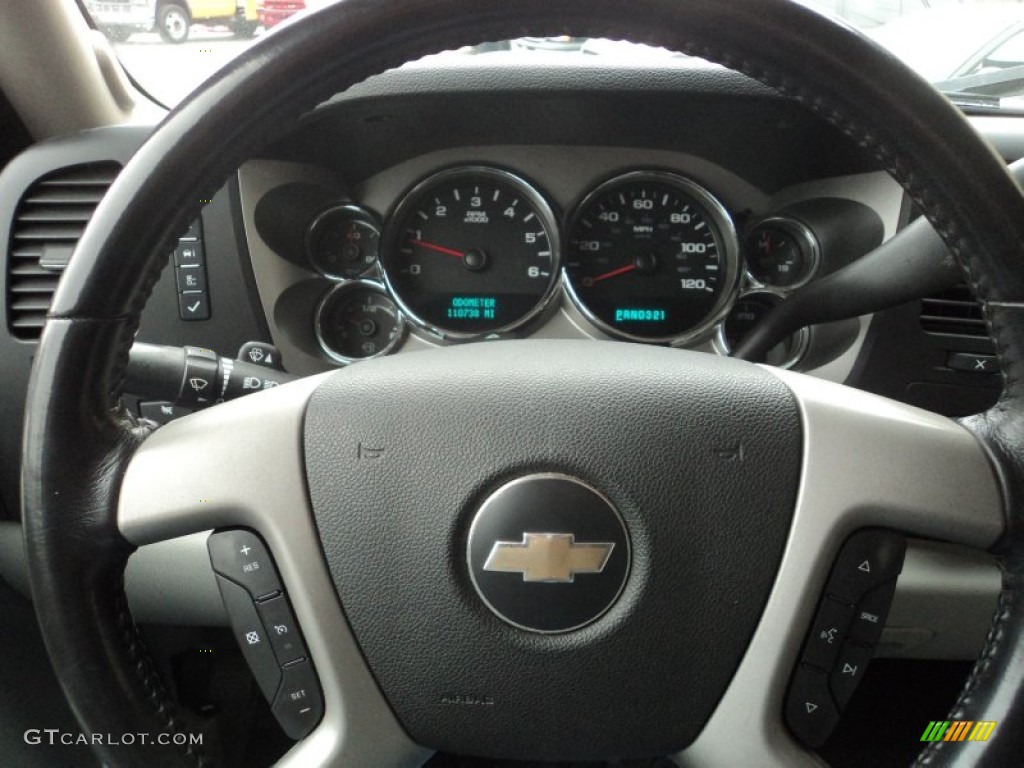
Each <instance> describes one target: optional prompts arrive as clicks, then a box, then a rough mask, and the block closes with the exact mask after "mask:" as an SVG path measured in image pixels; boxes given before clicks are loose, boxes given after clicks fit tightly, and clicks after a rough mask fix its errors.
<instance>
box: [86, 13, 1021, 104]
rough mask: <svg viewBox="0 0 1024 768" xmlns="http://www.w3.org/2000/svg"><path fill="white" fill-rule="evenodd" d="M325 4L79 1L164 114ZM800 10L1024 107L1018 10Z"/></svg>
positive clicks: (602, 47)
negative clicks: (824, 15) (280, 28)
mask: <svg viewBox="0 0 1024 768" xmlns="http://www.w3.org/2000/svg"><path fill="white" fill-rule="evenodd" d="M69 1H70V0H69ZM335 1H336V0H84V6H85V8H86V10H87V12H88V13H89V14H91V16H92V18H93V22H94V23H95V25H96V26H97V27H98V28H99V29H100V30H101V31H102V32H103V33H104V34H105V35H106V36H107V37H108V39H109V40H110V41H111V43H112V44H113V46H114V49H115V51H116V52H117V55H118V57H119V58H120V60H121V62H122V64H123V65H124V67H125V69H127V71H128V72H129V73H130V74H131V75H132V76H133V77H134V78H135V80H136V81H137V82H138V83H139V84H140V85H141V86H142V87H143V88H144V89H145V90H146V91H148V92H149V93H150V94H151V95H152V96H153V97H154V98H155V99H157V100H158V101H160V102H161V103H163V104H165V105H167V106H174V105H175V104H177V103H178V102H179V101H180V100H181V99H182V98H184V96H185V95H186V94H188V93H189V92H190V91H192V90H193V89H194V88H196V87H197V86H198V85H199V84H200V83H202V82H203V81H204V80H205V79H206V78H207V77H209V76H210V75H211V74H213V72H215V71H216V70H217V69H219V68H220V67H222V66H223V65H224V64H226V63H227V62H228V61H230V60H231V59H232V58H234V57H235V56H237V55H238V54H239V53H241V52H242V51H244V50H245V49H246V48H247V47H248V46H249V45H252V43H253V41H254V40H256V39H258V38H259V37H260V36H262V35H265V34H268V33H270V32H271V31H272V30H273V29H274V27H276V26H277V25H279V24H281V23H285V22H287V21H288V20H289V19H291V18H293V17H295V16H298V15H299V14H305V13H310V12H313V11H316V10H318V9H320V8H322V7H324V6H326V5H329V4H330V3H332V2H335ZM804 2H805V4H807V5H810V6H812V7H815V8H818V9H821V10H823V11H826V12H829V13H832V14H834V15H836V16H838V17H840V18H842V19H844V20H845V21H846V22H847V23H849V24H851V25H853V26H855V27H857V28H859V29H861V30H862V31H863V32H864V34H866V35H867V36H868V37H871V38H872V39H873V40H875V41H876V42H877V43H879V44H880V45H882V46H883V47H885V48H887V49H888V50H890V51H891V52H892V53H894V54H895V55H896V56H898V57H899V58H900V59H902V60H903V61H904V62H906V63H907V64H908V65H909V66H910V67H911V68H912V69H914V70H915V71H917V72H918V73H919V74H920V75H922V76H923V77H924V78H925V79H927V80H928V81H929V82H931V83H934V84H936V86H937V87H938V88H939V89H940V90H941V91H943V92H944V93H947V94H948V95H949V96H950V98H952V99H953V100H954V101H955V102H957V103H958V104H961V105H962V106H965V107H970V108H975V109H1001V108H1002V109H1005V108H1008V107H1009V108H1015V109H1017V108H1020V107H1021V106H1022V104H1024V102H1022V101H1021V97H1022V96H1024V2H993V1H992V0H804ZM453 53H455V54H458V55H467V56H468V55H484V54H492V53H501V54H503V55H505V56H509V55H514V56H524V57H525V56H537V55H538V54H547V55H559V56H605V57H610V56H617V57H628V58H629V59H632V60H650V59H652V58H658V57H676V58H680V55H679V54H673V53H671V52H669V51H665V50H663V49H656V48H650V47H648V46H640V45H632V44H629V43H622V42H617V41H609V40H596V39H586V38H572V37H558V38H520V39H518V40H512V41H503V42H495V43H485V44H482V45H477V46H472V47H467V48H463V49H460V50H459V51H458V52H453ZM682 58H685V57H682Z"/></svg>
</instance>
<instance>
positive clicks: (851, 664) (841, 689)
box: [828, 643, 873, 709]
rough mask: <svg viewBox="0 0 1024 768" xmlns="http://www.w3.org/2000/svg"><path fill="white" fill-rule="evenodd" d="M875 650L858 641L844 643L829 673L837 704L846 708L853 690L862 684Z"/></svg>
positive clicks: (841, 707)
mask: <svg viewBox="0 0 1024 768" xmlns="http://www.w3.org/2000/svg"><path fill="white" fill-rule="evenodd" d="M872 655H873V652H872V650H871V649H870V648H868V647H867V646H866V645H860V644H858V643H843V647H842V649H841V650H840V651H839V656H838V657H836V665H835V667H834V668H833V669H832V674H831V675H829V678H828V684H829V688H831V689H832V695H833V696H834V697H835V700H836V705H837V706H838V707H839V709H844V708H845V707H846V704H847V702H849V701H850V697H851V696H853V692H854V691H855V690H856V689H857V686H858V685H860V681H861V679H862V678H863V677H864V670H866V669H867V668H868V662H870V661H871V657H872Z"/></svg>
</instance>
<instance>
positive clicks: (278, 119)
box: [23, 0, 1024, 764]
mask: <svg viewBox="0 0 1024 768" xmlns="http://www.w3.org/2000/svg"><path fill="white" fill-rule="evenodd" d="M557 34H573V35H589V36H607V37H628V38H631V39H634V40H637V41H641V42H648V43H653V44H656V45H664V46H666V47H669V48H675V49H678V50H682V51H685V52H688V53H693V54H698V55H702V56H705V57H707V58H710V59H713V60H715V61H718V62H720V63H724V64H726V65H729V66H732V67H734V68H736V69H739V70H740V71H742V72H745V73H747V74H748V75H751V76H752V77H754V78H756V79H759V80H761V81H762V82H764V83H766V84H768V85H771V86H772V87H775V88H777V89H778V90H780V91H781V92H783V93H784V94H787V95H789V96H791V97H792V98H794V99H797V100H798V101H800V102H801V103H803V104H805V105H806V106H807V107H808V108H809V109H811V110H813V111H814V112H816V113H817V114H819V115H820V116H821V117H822V118H824V119H825V120H828V121H830V122H832V123H833V124H834V125H836V126H838V127H839V128H840V129H841V130H842V131H844V132H845V133H847V134H848V135H849V136H850V137H851V138H852V139H853V140H855V141H856V142H858V143H860V144H861V145H862V146H863V147H864V148H865V150H867V151H869V152H871V153H873V154H874V155H875V156H876V157H877V158H878V159H879V161H880V162H881V163H882V164H883V165H884V166H885V167H886V168H888V169H889V170H890V171H891V172H892V173H893V175H894V176H895V177H896V178H897V179H898V180H899V181H900V182H901V183H902V184H903V185H904V186H905V187H906V189H907V190H908V192H909V193H910V195H911V196H912V197H913V198H914V200H915V201H916V202H917V203H918V204H919V205H920V206H921V207H922V209H923V210H924V211H925V213H926V215H927V216H928V218H929V220H930V221H931V222H932V223H933V224H934V225H935V226H936V229H937V230H938V231H939V233H940V234H941V235H942V237H943V239H944V240H945V242H946V243H947V245H948V246H950V248H951V250H952V251H953V252H954V254H955V255H956V256H957V258H958V259H959V260H960V261H961V263H962V264H963V265H964V268H965V271H966V273H967V274H968V276H969V280H970V282H971V284H972V286H973V287H974V288H975V289H976V291H977V294H978V296H979V297H980V298H981V300H982V301H983V302H984V303H985V306H986V312H987V317H988V319H989V321H990V329H991V330H992V333H993V337H994V338H995V340H996V343H997V346H998V349H999V358H1000V362H1001V365H1002V368H1003V371H1004V373H1005V374H1006V382H1007V385H1006V393H1005V396H1004V398H1003V399H1002V401H1001V402H1000V404H999V405H998V406H997V407H996V408H995V409H993V410H992V411H991V412H989V413H988V414H986V415H985V416H984V417H983V418H980V419H976V420H974V421H971V422H969V426H970V427H971V428H972V429H974V430H975V431H976V432H977V433H978V434H979V435H980V436H981V437H982V439H984V440H985V441H986V442H988V443H989V444H990V445H992V446H993V455H994V456H997V457H998V459H999V462H1000V465H1001V468H1002V470H1003V472H1004V473H1005V475H1006V477H1007V487H1008V488H1009V489H1011V493H1010V494H1009V501H1010V505H1009V507H1008V509H1009V516H1010V519H1009V521H1008V527H1009V531H1010V533H1009V535H1008V536H1007V537H1006V539H1005V541H1004V542H1003V545H1002V547H1001V550H1000V552H1001V555H1002V560H1001V562H1002V564H1003V567H1004V572H1005V574H1006V578H1005V590H1004V593H1003V599H1002V603H1001V604H1002V606H1003V610H1002V611H1001V613H1000V616H999V619H998V621H997V623H996V625H995V627H994V630H993V636H992V638H991V641H990V643H989V645H988V647H987V649H986V651H985V655H984V656H983V659H982V661H981V662H980V663H979V666H978V668H977V669H976V671H975V674H974V676H972V679H971V681H970V682H969V686H968V689H967V692H966V695H965V696H964V697H963V698H962V700H961V703H960V705H959V708H958V713H962V716H964V717H968V718H970V719H995V720H1001V721H1003V724H1004V727H1002V728H997V729H996V735H995V738H994V739H993V740H992V741H990V742H988V743H987V744H985V745H977V746H978V749H976V750H973V751H972V756H973V757H974V758H976V759H977V758H979V756H980V759H981V760H983V761H990V762H991V763H992V764H995V763H996V762H998V761H1001V760H1005V759H1007V758H1009V757H1010V756H1011V755H1012V756H1013V759H1012V761H1011V762H1012V763H1016V762H1019V754H1020V752H1021V749H1022V746H1021V742H1022V738H1024V736H1022V731H1021V729H1020V728H1019V727H1018V724H1019V722H1020V713H1021V707H1022V703H1021V702H1022V696H1024V685H1022V680H1021V677H1020V676H1021V674H1024V673H1022V672H1021V669H1022V667H1024V665H1021V664H1020V663H1019V662H1020V655H1021V643H1022V637H1024V636H1022V632H1021V621H1022V618H1021V613H1022V606H1021V598H1020V589H1021V564H1020V563H1021V559H1022V558H1021V553H1022V550H1024V545H1022V543H1021V539H1020V533H1019V529H1020V524H1021V518H1022V516H1024V508H1022V507H1021V505H1020V496H1019V493H1018V486H1019V484H1020V482H1021V478H1022V477H1024V450H1022V444H1024V441H1022V437H1024V431H1022V428H1021V412H1022V407H1021V403H1020V398H1021V396H1022V394H1024V393H1022V391H1021V389H1022V383H1021V376H1020V374H1021V367H1022V365H1024V336H1022V334H1024V323H1022V319H1021V317H1020V316H1019V315H1020V312H1021V310H1020V309H1019V308H1018V307H1017V306H1016V304H1015V302H1021V301H1022V300H1024V262H1022V258H1021V254H1022V252H1024V199H1022V198H1021V195H1020V193H1019V191H1018V189H1017V187H1016V185H1015V184H1014V183H1013V181H1012V179H1011V178H1010V176H1009V175H1008V174H1007V173H1006V170H1005V169H1004V168H1003V167H1002V164H1001V162H1000V161H999V159H998V158H997V157H996V156H995V154H994V153H993V152H992V151H991V150H990V149H989V148H988V147H987V146H986V145H984V144H983V143H982V142H981V141H979V140H978V137H977V136H976V134H975V133H974V132H973V130H972V129H971V127H970V126H969V124H968V123H967V122H966V121H965V120H964V118H963V117H962V116H961V115H960V114H959V113H958V112H957V111H956V110H955V109H954V108H952V107H951V106H950V105H949V104H948V103H947V102H946V101H945V100H944V99H943V98H942V97H941V96H940V95H939V94H937V93H936V92H934V91H932V90H931V89H930V88H928V87H927V86H926V85H925V84H924V82H923V81H922V80H920V79H919V78H918V77H917V76H916V75H914V74H912V73H911V72H909V71H908V70H906V69H905V68H903V66H902V65H900V64H899V63H898V62H897V61H896V60H895V59H894V58H893V57H892V56H890V55H889V54H886V53H883V52H881V51H880V50H879V49H877V48H876V47H875V46H874V45H872V44H871V43H869V42H868V41H867V40H866V39H865V38H863V37H861V36H860V35H859V34H857V33H854V32H852V31H851V30H849V29H845V28H843V27H842V26H841V25H838V24H832V23H829V22H827V21H825V20H823V19H822V18H820V17H819V16H818V15H817V14H816V13H815V12H813V11H811V10H808V9H806V8H804V7H802V6H798V5H795V4H792V5H791V4H789V3H787V2H784V1H783V0H730V1H729V2H722V0H685V1H682V0H630V2H628V3H626V2H622V1H621V0H562V2H557V3H554V2H551V1H550V0H503V2H501V3H486V4H481V3H480V2H479V1H478V0H444V1H443V2H441V1H439V0H343V1H342V2H340V3H338V4H337V5H336V6H332V7H330V8H328V9H327V10H325V11H323V12H321V13H320V14H319V15H318V16H317V18H316V19H315V20H310V21H309V22H308V23H304V24H303V23H299V24H295V25H292V26H290V27H289V28H286V29H281V30H280V31H279V32H278V33H275V34H271V35H267V36H266V37H265V38H264V39H262V40H261V41H259V42H258V43H257V44H256V45H254V46H253V47H252V48H251V49H250V50H249V51H248V52H247V53H246V54H244V55H243V56H241V57H240V58H239V59H238V60H236V61H234V62H232V63H230V64H229V65H228V66H227V67H226V68H225V69H224V70H223V71H222V72H221V73H220V74H219V75H217V76H215V77H214V78H213V79H211V80H210V81H208V82H207V84H206V85H205V86H204V88H203V89H202V90H201V91H199V92H198V93H196V94H194V95H193V96H192V97H190V98H189V99H188V100H187V101H186V102H185V103H183V104H182V105H181V106H180V107H178V108H177V109H176V110H175V112H174V113H173V114H172V115H171V116H169V117H168V118H167V119H166V120H165V121H164V123H163V124H162V125H161V126H160V128H159V129H158V130H157V131H156V133H155V134H154V136H153V138H152V140H151V141H150V142H148V143H147V144H146V146H144V147H143V148H142V149H141V150H140V151H139V153H138V154H137V155H136V156H135V158H134V159H133V160H132V161H131V163H129V165H128V166H127V167H126V169H125V170H124V171H123V172H122V174H121V175H120V176H119V178H118V180H117V181H116V182H115V184H114V185H113V187H112V188H111V190H110V192H109V194H108V195H107V197H106V198H105V199H104V201H103V203H102V204H101V205H100V207H99V209H98V210H97V212H96V215H95V217H94V219H93V222H92V224H91V225H90V226H89V228H88V230H87V232H86V235H85V237H84V238H83V239H82V241H81V243H80V245H79V250H78V253H77V255H76V257H75V259H74V260H73V261H72V263H71V266H70V268H69V269H68V271H67V272H66V274H65V276H64V279H63V281H62V284H61V286H60V288H59V290H58V292H57V295H56V297H55V299H54V305H53V308H52V314H53V316H54V318H56V319H59V320H60V322H59V323H55V324H54V326H53V329H51V330H48V331H47V332H46V333H45V334H44V336H43V340H42V343H41V345H40V349H39V361H38V364H39V368H38V370H37V372H36V375H35V378H34V381H35V386H34V387H33V389H32V391H31V392H30V395H29V402H28V405H27V409H28V411H27V419H26V430H27V438H26V454H25V458H24V466H25V469H24V473H25V479H24V513H23V514H24V519H25V529H26V537H27V541H28V544H29V558H30V566H31V568H32V582H33V592H34V596H35V600H36V605H37V606H38V607H39V610H40V613H41V614H43V615H44V617H45V618H44V620H43V629H44V633H45V637H46V640H47V644H48V647H49V648H50V649H51V651H52V653H53V657H54V661H55V667H56V669H57V673H58V675H59V676H60V677H61V679H62V680H63V682H64V685H65V689H66V690H67V691H68V693H69V696H70V697H71V698H72V699H73V704H74V707H75V709H76V712H77V713H78V714H79V717H80V718H81V719H82V722H83V724H84V725H85V726H86V727H89V728H96V727H100V728H101V729H102V728H108V727H109V728H115V729H128V730H147V729H149V728H150V727H151V725H152V724H153V722H154V718H156V719H159V716H158V715H157V714H154V711H153V707H151V706H148V705H145V704H140V705H139V706H134V704H135V703H137V702H146V701H154V700H153V699H152V696H151V693H150V685H149V681H148V680H147V676H146V675H139V674H138V670H137V665H136V662H135V659H137V658H138V654H137V653H134V652H133V648H132V643H133V642H134V638H133V637H132V636H130V635H129V637H127V638H121V637H119V636H118V634H117V633H116V632H115V631H114V629H113V628H114V627H116V626H117V625H118V622H120V621H123V613H122V612H121V610H120V608H119V606H120V605H121V604H122V601H121V598H120V596H119V595H118V596H114V597H111V598H105V597H104V596H103V595H102V594H101V593H102V592H103V591H104V590H105V589H108V588H109V589H112V590H115V591H116V590H118V587H117V584H118V583H119V574H120V571H121V566H122V564H123V557H124V553H125V546H124V544H123V542H120V540H119V536H118V534H117V531H116V525H115V522H114V503H115V499H116V490H117V489H116V478H117V476H118V474H119V472H120V471H121V468H122V467H123V465H124V462H125V460H126V456H127V453H128V451H127V450H126V447H128V446H130V444H131V439H132V438H131V435H132V434H133V433H134V426H133V425H132V424H131V421H130V420H129V419H128V418H127V416H125V415H123V414H119V413H118V412H116V411H113V410H109V406H110V403H111V398H112V397H113V396H114V395H116V389H117V387H116V383H117V380H118V378H119V369H120V366H121V364H122V361H123V358H124V354H123V350H124V348H125V346H126V345H127V343H128V342H129V341H130V339H131V335H132V332H133V331H134V328H135V326H136V324H137V320H138V314H139V312H140V310H141V307H142V305H143V303H144V301H145V298H146V295H147V293H148V291H149V289H150V288H151V286H152V283H153V280H154V277H155V275H156V274H157V273H158V272H159V269H160V268H161V266H162V264H163V263H164V261H165V258H164V254H165V253H167V251H168V250H169V248H170V246H171V244H172V242H173V239H174V237H175V235H176V234H177V233H178V231H180V230H182V229H184V227H185V226H186V225H187V222H188V221H189V220H190V219H192V218H193V217H194V215H195V214H196V212H197V211H198V209H199V207H200V202H199V201H200V200H202V199H206V198H209V197H210V196H211V194H212V192H213V191H214V190H215V189H217V188H218V187H219V186H220V185H221V184H222V183H223V181H224V179H225V178H226V177H227V176H228V174H229V173H230V172H231V171H232V169H233V168H234V167H235V166H236V165H237V164H238V163H239V161H241V160H242V159H244V157H245V156H246V155H248V154H249V153H250V152H251V151H253V150H254V149H255V148H256V147H258V146H259V145H260V144H261V143H263V142H265V141H266V140H268V139H269V138H272V137H273V136H275V135H277V134H278V133H279V132H280V131H282V130H284V129H286V128H288V127H289V126H290V125H292V124H293V123H294V120H295V119H296V118H297V116H298V115H300V114H301V113H303V112H304V111H306V110H308V109H310V108H311V107H313V106H314V105H315V104H316V103H317V102H318V101H320V100H322V99H323V98H325V97H326V96H328V95H329V94H330V93H332V92H333V91H336V90H338V89H340V88H344V87H347V86H349V85H351V84H353V83H355V82H357V81H359V80H362V79H364V78H365V77H366V76H368V75H371V74H373V73H375V72H379V71H382V70H384V69H385V68H388V67H392V66H396V65H398V64H400V63H402V62H403V61H405V60H407V59H410V58H416V57H418V56H420V55H423V54H426V53H430V52H433V51H435V50H438V49H442V48H450V47H455V46H458V45H463V44H467V43H475V42H480V41H484V40H493V39H504V38H509V37H517V36H524V35H557ZM999 302H1005V303H1009V304H1011V305H1013V306H1011V307H1009V308H1004V307H1003V306H1001V305H1000V304H999ZM94 321H95V322H94ZM105 321H109V324H108V322H105ZM79 322H83V325H82V328H83V329H90V328H91V329H100V328H104V329H106V331H107V332H105V333H97V334H90V333H88V332H82V333H78V332H75V331H73V330H69V329H70V328H74V327H75V326H76V325H77V324H78V323H79ZM69 363H70V364H75V365H78V366H80V367H79V368H78V369H77V370H69V369H68V368H67V367H66V366H67V365H68V364H69ZM60 467H68V471H70V472H72V473H73V474H72V476H73V477H75V478H77V481H78V482H80V483H82V484H84V485H85V486H87V487H82V488H78V489H73V488H72V487H70V486H69V485H67V484H66V483H65V481H64V480H62V475H61V473H60V472H59V471H58V468H60ZM72 467H73V468H72ZM86 532H87V535H84V534H85V533H86ZM64 572H66V573H67V574H70V575H64ZM75 574H80V575H82V576H84V578H77V577H76V576H75ZM87 637H88V638H89V639H86V638H87ZM1015 663H1016V666H1014V664H1015ZM103 668H106V669H107V671H106V674H101V670H102V669H103ZM117 701H121V702H122V704H121V705H115V703H114V702H117ZM154 703H156V704H157V708H159V706H160V703H161V702H160V701H159V700H155V702H154ZM108 706H109V707H110V710H109V712H108V711H107V710H106V707H108ZM1011 717H1014V718H1015V719H1010V718H1011ZM949 751H950V750H948V749H944V748H943V747H938V748H934V749H931V750H929V752H928V753H927V754H926V755H925V759H926V760H929V761H931V762H932V763H933V764H935V763H941V762H944V761H952V760H954V759H955V755H947V753H948V752H949ZM126 754H127V753H123V752H116V753H114V752H111V753H110V754H108V755H107V759H108V760H109V761H110V762H112V763H115V764H116V763H119V762H121V763H127V764H152V761H150V760H149V759H148V758H147V760H145V761H140V760H133V759H132V758H131V757H126Z"/></svg>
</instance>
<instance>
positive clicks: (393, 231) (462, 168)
mask: <svg viewBox="0 0 1024 768" xmlns="http://www.w3.org/2000/svg"><path fill="white" fill-rule="evenodd" d="M472 176H477V177H481V176H482V177H484V178H487V179H493V180H498V181H500V182H502V183H505V184H508V185H510V186H512V187H514V188H515V190H516V191H517V192H518V193H519V194H521V195H522V196H523V197H524V198H525V199H526V200H527V202H529V203H530V204H531V205H532V206H533V208H534V211H535V213H536V214H537V218H538V219H539V220H540V221H541V224H542V225H543V227H544V229H545V231H546V232H547V234H548V245H549V247H550V250H551V277H550V278H549V280H548V284H547V286H545V290H544V293H543V295H542V296H541V298H540V299H539V300H538V301H537V303H536V304H535V305H534V306H533V308H532V309H531V310H530V311H529V312H527V313H526V314H524V315H523V316H522V317H520V318H517V319H516V320H515V321H514V322H511V323H507V324H506V325H503V326H501V327H498V328H493V329H491V330H488V331H484V332H465V331H458V330H453V329H450V328H445V327H443V326H440V325H438V324H436V323H431V322H430V321H428V320H426V319H425V318H423V317H421V316H420V315H419V314H418V313H417V312H416V311H415V310H413V309H412V308H411V307H410V306H409V305H408V304H407V303H406V302H405V301H404V300H403V299H402V297H401V296H400V295H399V292H398V291H397V290H396V289H395V284H394V281H393V279H392V277H391V275H390V274H389V270H388V267H387V263H386V262H387V261H388V260H389V259H388V255H389V254H391V253H393V250H394V249H395V248H396V247H397V246H398V242H399V237H400V234H401V232H400V231H399V229H398V225H399V224H400V223H401V222H402V221H403V220H404V219H405V217H406V215H407V214H409V213H410V212H411V210H412V209H414V208H415V207H416V205H417V203H418V202H419V200H420V196H421V195H422V194H423V192H424V191H425V190H427V189H430V188H431V187H433V186H435V185H437V184H439V183H443V182H450V181H453V180H457V179H461V178H471V177H472ZM560 235H561V233H560V230H559V227H558V218H557V217H556V216H555V213H554V210H553V208H552V207H551V205H550V204H549V203H548V201H547V198H546V197H545V195H544V194H543V193H542V192H541V191H540V190H539V189H538V188H537V187H536V186H535V185H534V184H532V183H531V182H529V181H527V180H526V179H524V178H523V177H522V176H519V175H517V174H515V173H513V172H511V171H508V170H505V169H504V168H497V167H495V166H489V165H459V166H453V167H451V168H445V169H443V170H441V171H438V172H436V173H432V174H431V175H429V176H427V177H426V178H424V179H421V180H420V181H418V182H417V183H416V184H415V185H413V186H412V188H410V189H409V190H408V191H407V192H406V193H405V194H403V195H402V197H401V198H400V199H399V201H398V203H397V204H396V205H395V206H394V208H393V209H392V211H391V213H390V214H389V215H388V217H387V221H386V222H385V224H384V233H383V236H382V239H381V250H380V255H379V256H378V258H377V267H378V271H379V273H380V276H381V279H382V280H383V281H384V286H385V287H386V290H387V293H388V296H389V297H390V298H391V300H392V301H393V302H395V304H396V306H397V307H398V308H399V310H400V311H401V312H402V314H403V315H404V316H405V318H406V320H407V321H408V323H409V324H410V325H411V326H413V327H414V328H417V329H419V330H421V331H424V332H426V333H427V334H429V335H430V336H433V337H435V338H438V339H443V340H448V341H469V340H473V339H481V338H487V337H491V336H501V335H503V334H506V333H510V332H512V331H515V330H516V329H518V328H521V327H523V326H524V325H526V324H528V323H529V322H530V321H532V320H534V319H535V318H537V317H538V316H539V315H541V314H542V313H543V312H544V311H545V310H546V309H547V308H548V307H549V306H550V304H551V301H552V300H553V299H554V297H555V296H557V295H558V293H559V282H560V278H561V273H562V245H561V236H560Z"/></svg>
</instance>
